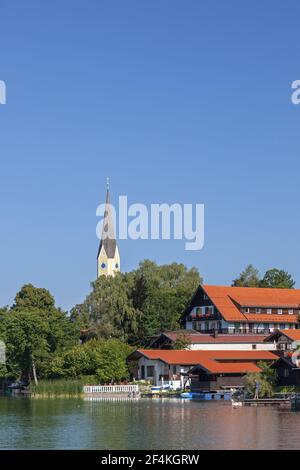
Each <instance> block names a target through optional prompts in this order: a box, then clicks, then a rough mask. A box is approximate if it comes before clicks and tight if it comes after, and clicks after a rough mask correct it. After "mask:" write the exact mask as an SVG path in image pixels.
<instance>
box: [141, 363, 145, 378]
mask: <svg viewBox="0 0 300 470" xmlns="http://www.w3.org/2000/svg"><path fill="white" fill-rule="evenodd" d="M144 378H145V366H142V367H141V379H144Z"/></svg>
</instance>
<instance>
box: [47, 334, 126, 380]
mask: <svg viewBox="0 0 300 470" xmlns="http://www.w3.org/2000/svg"><path fill="white" fill-rule="evenodd" d="M130 352H131V348H130V347H129V346H128V345H127V344H125V343H124V342H123V341H120V340H117V339H108V340H103V339H102V340H97V339H92V340H90V341H87V342H86V343H84V344H82V345H78V346H75V347H73V348H70V349H69V350H67V351H64V352H62V353H61V354H58V355H56V356H55V357H54V358H53V360H52V361H51V363H50V364H49V369H48V377H51V378H59V377H64V378H74V377H80V376H85V375H89V376H91V375H94V376H96V377H97V379H98V380H99V382H100V383H105V382H111V381H121V380H124V379H127V378H128V377H129V371H128V367H127V363H126V358H127V356H128V354H129V353H130Z"/></svg>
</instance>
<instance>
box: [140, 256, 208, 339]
mask: <svg viewBox="0 0 300 470" xmlns="http://www.w3.org/2000/svg"><path fill="white" fill-rule="evenodd" d="M134 277H135V291H134V305H135V307H136V308H137V309H138V310H139V311H140V312H141V314H140V317H139V323H138V335H137V338H136V340H137V341H138V342H142V343H143V342H144V341H145V340H146V339H148V338H149V337H150V336H152V335H155V334H157V333H159V332H160V331H164V330H174V329H178V327H179V320H180V317H181V315H182V312H183V311H184V309H185V308H186V305H187V303H188V301H189V300H190V298H191V296H192V295H193V293H194V292H195V290H196V288H197V287H198V286H199V284H201V282H202V279H201V277H200V275H199V272H198V270H197V269H196V268H191V269H187V268H186V267H185V266H184V265H183V264H177V263H172V264H169V265H157V264H156V263H154V262H153V261H150V260H145V261H143V262H142V263H140V265H139V268H138V269H137V270H136V271H134Z"/></svg>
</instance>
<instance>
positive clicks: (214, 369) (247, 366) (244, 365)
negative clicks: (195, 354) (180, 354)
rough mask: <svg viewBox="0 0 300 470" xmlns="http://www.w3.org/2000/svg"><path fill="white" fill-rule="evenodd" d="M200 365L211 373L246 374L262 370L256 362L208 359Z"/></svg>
mask: <svg viewBox="0 0 300 470" xmlns="http://www.w3.org/2000/svg"><path fill="white" fill-rule="evenodd" d="M199 365H200V367H201V368H203V369H205V370H207V371H208V372H210V373H211V374H218V373H219V374H234V373H236V374H238V373H241V374H246V373H247V372H261V369H260V367H258V366H257V365H256V364H255V363H254V362H230V363H224V362H223V363H222V362H216V361H212V360H210V359H207V360H204V361H202V362H201V364H199Z"/></svg>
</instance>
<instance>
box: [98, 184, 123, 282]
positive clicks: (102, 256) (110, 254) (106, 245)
mask: <svg viewBox="0 0 300 470" xmlns="http://www.w3.org/2000/svg"><path fill="white" fill-rule="evenodd" d="M118 271H120V254H119V249H118V245H117V241H116V237H115V228H114V218H113V213H112V207H111V204H110V190H109V178H107V181H106V202H105V211H104V219H103V229H102V237H101V242H100V246H99V250H98V254H97V277H100V276H114V275H115V273H116V272H118Z"/></svg>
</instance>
